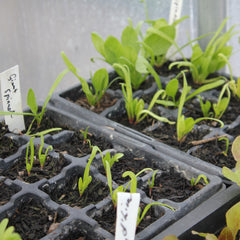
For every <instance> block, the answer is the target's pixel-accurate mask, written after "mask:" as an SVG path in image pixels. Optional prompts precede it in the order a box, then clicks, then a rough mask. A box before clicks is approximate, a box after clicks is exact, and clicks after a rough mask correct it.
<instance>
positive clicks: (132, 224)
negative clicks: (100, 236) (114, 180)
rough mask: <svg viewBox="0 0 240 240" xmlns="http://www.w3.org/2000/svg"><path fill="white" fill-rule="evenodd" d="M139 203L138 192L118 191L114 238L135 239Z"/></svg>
mask: <svg viewBox="0 0 240 240" xmlns="http://www.w3.org/2000/svg"><path fill="white" fill-rule="evenodd" d="M139 203H140V194H139V193H126V192H119V193H118V199H117V220H116V232H115V240H123V239H127V240H134V239H135V231H136V225H137V215H138V208H139Z"/></svg>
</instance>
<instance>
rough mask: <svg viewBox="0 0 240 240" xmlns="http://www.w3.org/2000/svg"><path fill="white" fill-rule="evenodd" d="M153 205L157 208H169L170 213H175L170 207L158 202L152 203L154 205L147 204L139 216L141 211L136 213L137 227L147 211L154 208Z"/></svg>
mask: <svg viewBox="0 0 240 240" xmlns="http://www.w3.org/2000/svg"><path fill="white" fill-rule="evenodd" d="M154 205H158V206H163V207H167V208H170V209H171V210H172V211H175V209H174V208H172V207H171V206H169V205H167V204H164V203H158V202H154V203H149V204H148V205H146V207H145V208H144V210H143V211H142V214H141V209H140V208H139V211H138V217H137V226H138V225H139V224H140V222H141V221H142V220H143V218H144V216H145V215H146V214H147V212H148V210H149V209H150V208H151V207H152V206H154Z"/></svg>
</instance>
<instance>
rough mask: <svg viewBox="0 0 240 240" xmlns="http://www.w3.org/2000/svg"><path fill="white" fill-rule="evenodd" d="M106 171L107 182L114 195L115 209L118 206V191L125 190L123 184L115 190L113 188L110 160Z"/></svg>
mask: <svg viewBox="0 0 240 240" xmlns="http://www.w3.org/2000/svg"><path fill="white" fill-rule="evenodd" d="M106 172H107V182H108V187H109V190H110V194H111V197H112V203H113V206H114V209H116V207H117V193H118V192H125V190H124V188H123V185H120V186H118V187H117V188H116V189H115V190H114V191H113V189H112V173H111V168H110V164H109V162H106Z"/></svg>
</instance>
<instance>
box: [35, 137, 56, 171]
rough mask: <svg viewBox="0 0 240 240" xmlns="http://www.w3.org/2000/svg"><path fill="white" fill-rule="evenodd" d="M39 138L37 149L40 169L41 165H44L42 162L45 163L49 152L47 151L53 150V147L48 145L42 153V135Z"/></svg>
mask: <svg viewBox="0 0 240 240" xmlns="http://www.w3.org/2000/svg"><path fill="white" fill-rule="evenodd" d="M40 138H41V145H40V146H39V149H38V158H39V162H40V166H41V170H43V166H44V164H45V161H46V158H47V155H48V152H49V151H52V150H53V147H52V145H49V146H48V147H47V149H46V150H45V153H43V146H44V136H43V135H41V136H40Z"/></svg>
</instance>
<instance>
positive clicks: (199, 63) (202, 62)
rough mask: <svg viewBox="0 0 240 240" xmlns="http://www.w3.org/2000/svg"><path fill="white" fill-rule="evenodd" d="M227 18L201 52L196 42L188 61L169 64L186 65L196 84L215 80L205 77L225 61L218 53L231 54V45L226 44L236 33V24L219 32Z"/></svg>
mask: <svg viewBox="0 0 240 240" xmlns="http://www.w3.org/2000/svg"><path fill="white" fill-rule="evenodd" d="M226 21H227V18H226V19H224V21H223V22H222V23H221V25H220V27H219V28H218V30H217V31H216V32H215V34H214V36H213V37H212V39H211V40H210V42H209V43H208V45H207V47H206V49H205V51H204V52H203V51H202V49H201V47H200V45H199V44H198V43H197V44H195V45H194V46H192V56H191V59H190V61H182V62H180V61H178V62H174V63H172V64H170V66H169V68H170V69H171V68H172V67H173V66H176V65H177V66H178V67H182V66H186V67H189V68H190V71H191V74H192V78H193V81H194V82H195V83H197V84H204V83H207V82H210V81H215V80H217V79H219V78H218V77H217V78H211V79H207V77H208V76H209V75H210V74H211V73H214V72H216V71H218V70H220V69H221V68H223V67H224V66H225V61H224V60H223V59H222V58H221V57H219V53H222V54H224V55H225V56H226V58H227V59H229V58H230V56H231V55H232V50H233V47H232V46H227V45H226V44H227V42H228V41H229V40H230V39H231V38H232V37H233V36H234V35H235V34H236V33H237V32H233V29H234V28H235V26H236V25H234V26H232V27H231V28H230V29H229V30H228V31H227V32H225V33H221V32H222V29H223V28H224V26H225V24H226Z"/></svg>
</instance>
